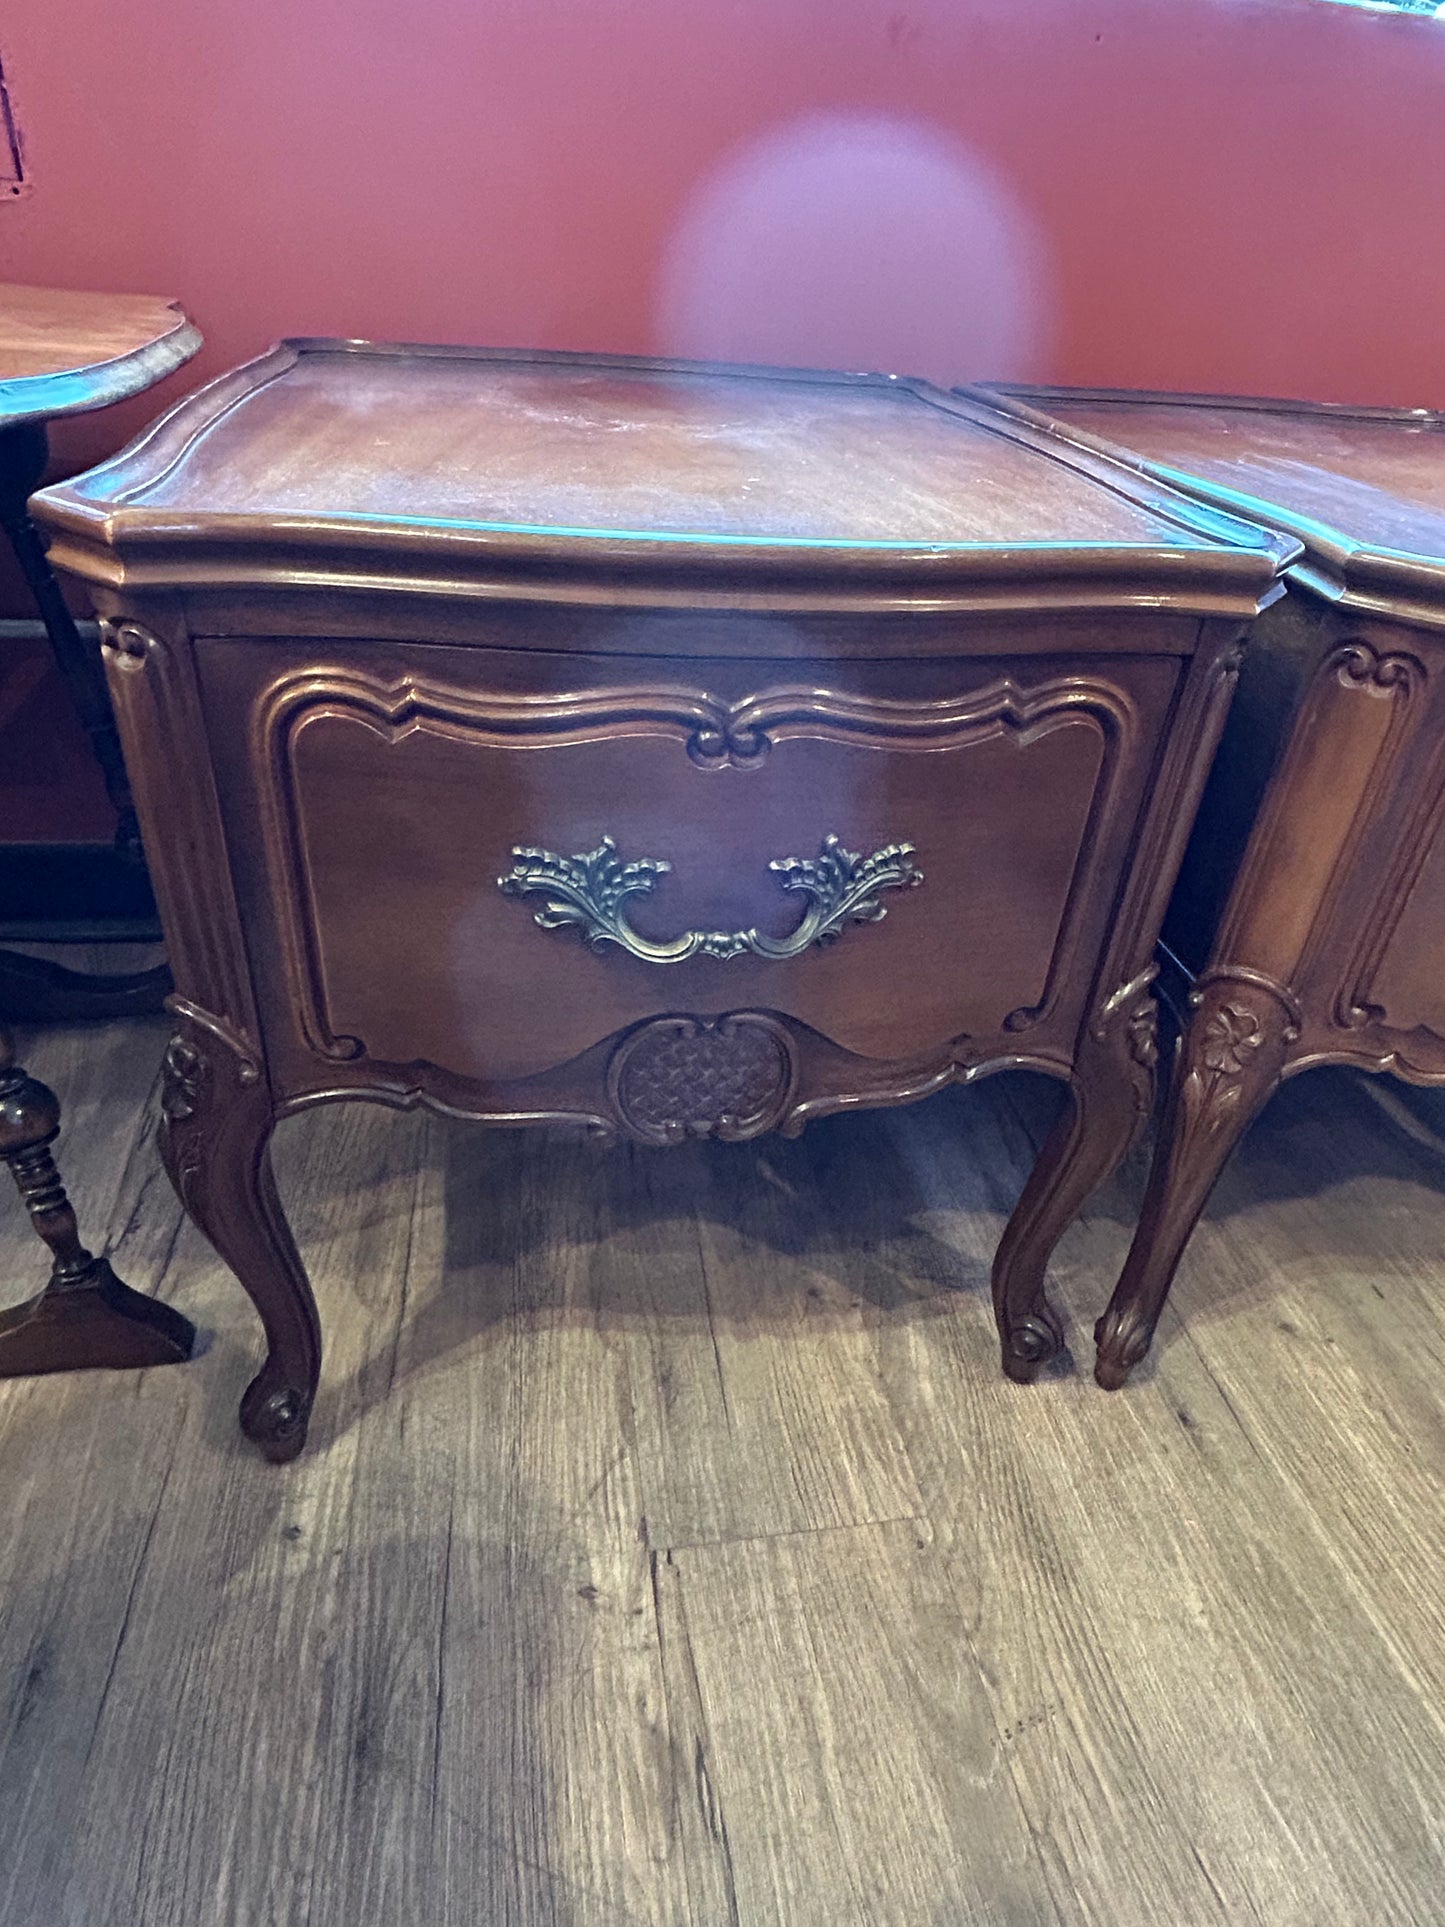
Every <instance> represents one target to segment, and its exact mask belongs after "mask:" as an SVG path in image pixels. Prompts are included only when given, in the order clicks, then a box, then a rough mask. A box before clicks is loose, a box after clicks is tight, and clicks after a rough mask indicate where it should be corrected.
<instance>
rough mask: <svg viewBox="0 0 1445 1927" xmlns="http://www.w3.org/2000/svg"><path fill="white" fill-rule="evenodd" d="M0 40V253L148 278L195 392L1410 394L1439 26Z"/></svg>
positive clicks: (1431, 350)
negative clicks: (717, 370) (180, 321)
mask: <svg viewBox="0 0 1445 1927" xmlns="http://www.w3.org/2000/svg"><path fill="white" fill-rule="evenodd" d="M0 37H3V52H4V55H5V61H6V68H7V71H8V73H9V75H10V78H11V83H12V89H13V98H14V102H15V106H16V110H17V114H18V118H19V121H20V125H21V128H22V132H23V134H24V137H25V139H26V143H27V149H28V162H29V166H30V169H31V172H32V174H33V177H34V183H35V184H34V188H33V191H32V193H31V194H30V195H29V197H28V198H27V199H25V200H22V201H19V202H15V203H11V204H8V205H3V206H0V274H3V276H4V277H5V278H10V279H23V280H27V281H36V282H53V283H56V284H62V285H71V286H82V287H84V286H94V287H102V288H124V289H131V288H137V289H145V290H151V291H155V292H168V293H173V294H176V295H178V296H179V297H181V298H182V299H183V300H184V301H185V302H186V304H187V305H188V307H190V308H191V309H192V311H193V312H194V314H195V315H196V317H197V319H198V320H199V321H200V324H201V326H202V328H203V329H204V331H205V333H206V335H207V337H208V348H207V351H206V354H205V357H204V359H203V361H202V363H201V364H200V370H201V371H203V372H205V371H210V370H214V369H216V368H218V367H220V366H222V365H223V364H225V363H227V362H231V361H233V360H235V359H237V358H238V357H240V356H243V355H247V354H250V353H252V352H254V351H255V350H257V349H259V348H261V347H263V346H264V345H265V344H266V343H267V342H268V341H269V340H270V339H272V338H273V337H274V336H276V335H277V334H281V333H298V332H312V333H340V334H352V335H370V336H377V337H401V338H412V339H416V338H428V337H430V338H432V339H444V340H469V341H490V342H511V343H518V342H526V343H538V344H544V345H552V346H568V347H602V348H614V349H630V350H649V349H653V350H665V349H667V348H669V347H681V348H684V349H688V350H692V351H707V350H709V349H711V350H713V351H715V352H719V353H730V352H731V353H739V352H741V353H743V354H769V355H773V356H775V357H776V358H780V359H796V360H806V361H822V362H828V361H834V360H839V359H843V360H849V361H867V362H869V363H871V364H873V365H880V364H881V365H885V366H895V367H896V366H899V365H905V366H908V367H913V368H921V369H923V371H925V372H928V373H931V374H934V375H935V376H945V377H951V378H955V379H963V378H968V377H971V376H981V375H988V374H1037V375H1046V376H1057V377H1061V378H1064V379H1069V380H1077V381H1106V382H1126V383H1138V384H1154V385H1160V386H1168V387H1175V386H1177V387H1194V388H1222V389H1236V390H1242V391H1253V392H1289V393H1301V394H1309V395H1314V396H1319V397H1329V398H1354V399H1373V400H1385V401H1402V402H1424V401H1430V402H1435V403H1440V404H1445V354H1442V341H1445V218H1442V217H1445V22H1440V23H1436V22H1435V21H1433V20H1430V19H1423V18H1419V17H1415V18H1412V17H1409V16H1399V17H1391V16H1381V15H1378V14H1371V13H1366V12H1357V11H1354V10H1353V9H1350V8H1347V7H1340V6H1334V5H1329V4H1326V0H305V4H298V0H245V4H244V5H232V4H221V0H126V4H124V5H117V4H115V0H8V4H7V5H6V7H5V10H4V17H3V23H0ZM189 379H194V375H192V376H188V377H183V378H182V380H183V381H184V380H189ZM144 413H145V409H144V408H143V407H142V408H141V409H139V410H132V411H130V413H129V414H128V416H127V417H126V422H125V425H126V426H127V427H128V428H129V427H133V426H134V425H135V423H136V421H137V420H138V419H139V418H140V416H142V415H143V414H144ZM115 434H116V429H115V427H114V425H113V421H112V420H99V421H96V422H95V423H93V424H91V425H89V426H88V427H87V429H86V431H85V433H84V435H83V436H82V438H81V442H80V444H79V445H78V446H77V445H74V444H72V451H71V452H83V453H92V452H95V451H97V450H98V449H99V448H101V447H102V446H104V445H105V444H107V443H108V442H110V441H112V440H113V439H114V437H115Z"/></svg>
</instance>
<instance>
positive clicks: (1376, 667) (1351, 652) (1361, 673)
mask: <svg viewBox="0 0 1445 1927" xmlns="http://www.w3.org/2000/svg"><path fill="white" fill-rule="evenodd" d="M1330 666H1331V668H1332V669H1333V671H1334V674H1335V676H1336V678H1337V680H1338V681H1339V682H1341V683H1342V684H1343V685H1344V686H1345V688H1347V689H1361V690H1364V691H1366V692H1367V693H1369V694H1372V695H1377V696H1396V695H1398V696H1408V695H1410V694H1411V693H1412V692H1413V691H1414V690H1415V689H1416V688H1418V687H1419V685H1420V684H1421V683H1423V682H1424V681H1425V677H1426V669H1425V665H1424V663H1423V662H1421V661H1420V659H1419V657H1418V656H1412V655H1409V654H1407V653H1405V652H1404V651H1400V650H1384V649H1377V648H1376V647H1375V645H1374V644H1373V643H1371V642H1366V641H1364V640H1363V638H1360V637H1356V638H1355V639H1354V640H1353V641H1350V642H1347V643H1344V644H1342V645H1341V647H1340V648H1338V649H1336V650H1335V652H1334V654H1333V655H1332V656H1331V658H1330Z"/></svg>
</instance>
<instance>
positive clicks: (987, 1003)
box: [40, 344, 1290, 1456]
mask: <svg viewBox="0 0 1445 1927" xmlns="http://www.w3.org/2000/svg"><path fill="white" fill-rule="evenodd" d="M990 424H992V425H990ZM1042 446H1043V438H1040V437H1038V436H1035V435H1032V434H1030V433H1027V432H1025V433H1017V432H1015V431H1012V430H1001V429H1000V428H999V427H998V426H997V424H996V423H993V418H992V417H991V416H990V415H989V414H988V412H987V411H985V410H982V409H979V408H977V407H975V406H973V405H971V404H966V403H961V402H957V401H955V400H951V399H950V398H949V397H946V396H944V395H942V394H940V393H938V392H937V391H934V390H932V389H929V388H928V387H927V386H926V385H924V384H921V383H913V382H897V381H893V380H891V379H884V378H860V377H843V376H821V375H820V376H811V375H798V374H775V373H770V372H768V371H757V370H754V371H746V370H726V369H713V368H706V367H695V366H688V365H685V364H666V363H658V364H653V363H635V362H628V361H606V362H604V361H597V360H589V359H588V358H585V357H545V356H538V357H528V356H517V355H513V356H506V355H488V354H482V353H470V352H463V351H450V352H447V351H434V350H381V349H372V350H359V349H357V348H355V347H354V346H348V347H339V346H336V345H328V344H300V345H299V346H291V347H287V348H283V349H280V350H277V351H275V352H274V353H273V354H272V355H271V356H269V357H267V358H265V359H263V360H262V361H261V362H259V363H257V364H255V365H254V366H252V367H251V368H249V369H243V370H240V371H238V372H237V373H236V374H235V375H233V376H229V377H227V378H225V379H224V380H223V381H222V382H220V383H218V384H215V385H213V387H212V388H211V389H209V390H206V391H204V392H203V393H202V394H200V395H198V396H195V397H192V398H191V400H190V401H188V402H186V403H185V404H183V405H182V407H181V408H180V410H178V411H177V412H176V413H175V414H174V415H173V416H172V417H171V418H170V419H169V420H168V422H167V423H165V424H163V425H162V426H161V427H160V429H159V430H158V431H156V432H155V433H154V434H153V436H152V437H151V438H150V439H149V440H148V441H146V442H143V443H141V444H139V445H138V446H137V447H136V448H135V449H134V450H132V451H130V452H129V453H128V454H127V455H125V456H123V457H121V458H118V460H117V462H115V463H113V464H109V465H107V467H106V468H103V469H101V470H98V471H96V472H95V474H93V475H92V476H90V477H88V478H85V479H84V480H83V481H82V482H81V483H79V484H76V485H73V486H72V487H70V488H68V489H60V490H53V491H50V492H48V493H47V495H46V496H45V497H43V498H42V501H41V504H40V510H41V513H42V514H43V515H44V516H45V518H46V519H47V521H48V522H49V523H50V525H51V529H52V531H53V534H54V553H55V555H56V557H57V559H58V560H60V561H62V562H64V563H67V564H68V565H69V566H71V567H72V568H75V569H77V570H78V571H80V572H81V573H83V574H85V575H87V576H88V578H89V579H90V581H91V583H92V585H93V587H94V593H95V594H96V595H97V597H98V599H99V601H100V602H101V603H102V604H103V607H104V613H105V616H106V618H107V621H108V624H109V631H108V636H109V640H108V643H107V654H108V658H109V669H110V676H111V684H112V689H113V692H114V696H115V701H116V706H117V710H118V713H119V715H120V719H121V726H122V729H123V731H124V733H125V738H126V744H127V751H128V755H129V757H130V759H131V762H132V766H133V774H134V777H135V787H136V792H137V796H138V800H139V807H140V809H141V813H142V821H143V827H144V830H145V834H146V838H147V846H148V849H149V852H150V856H151V861H152V867H153V870H154V873H155V877H156V885H157V893H158V897H159V899H160V901H161V905H162V911H163V915H164V917H165V921H166V929H167V937H168V941H169V943H170V946H171V952H172V959H173V964H174V968H175V971H176V980H177V986H178V994H177V998H176V1002H175V1009H176V1012H177V1015H178V1019H179V1027H178V1032H177V1037H176V1040H175V1042H174V1043H173V1044H172V1046H171V1052H170V1062H169V1084H168V1091H169V1095H168V1098H167V1125H166V1130H165V1133H164V1139H165V1152H166V1156H167V1159H168V1162H169V1165H170V1168H171V1170H172V1173H173V1175H174V1176H175V1178H176V1182H177V1184H178V1186H179V1188H180V1190H181V1193H182V1196H183V1198H184V1199H185V1202H186V1204H187V1207H188V1208H189V1209H190V1210H191V1212H192V1213H193V1215H194V1216H195V1217H196V1218H197V1220H198V1221H199V1222H200V1223H201V1224H202V1226H203V1227H204V1228H205V1229H206V1230H207V1232H208V1234H209V1235H210V1236H211V1237H212V1239H213V1240H214V1241H215V1243H216V1244H217V1246H218V1248H219V1249H220V1250H221V1251H222V1252H223V1254H224V1255H225V1256H226V1257H227V1258H228V1259H229V1260H230V1262H231V1263H232V1264H233V1265H234V1266H235V1267H236V1269H237V1271H238V1273H239V1274H240V1275H241V1277H242V1280H243V1282H244V1283H245V1284H246V1285H247V1287H248V1289H249V1290H250V1291H251V1293H252V1295H253V1297H254V1298H255V1300H256V1303H257V1306H258V1308H259V1309H260V1311H261V1314H262V1317H263V1319H265V1321H266V1323H267V1331H268V1339H269V1346H270V1351H269V1355H268V1360H267V1363H266V1366H265V1367H264V1369H263V1371H262V1373H261V1374H260V1376H259V1377H258V1379H257V1380H256V1383H255V1385H254V1386H253V1387H252V1389H251V1391H250V1392H249V1393H248V1394H247V1401H246V1404H245V1406H244V1408H243V1422H244V1423H245V1425H246V1428H247V1430H248V1431H249V1432H250V1433H251V1434H252V1436H253V1437H255V1438H257V1439H258V1440H259V1441H260V1442H261V1443H262V1445H263V1446H264V1447H265V1449H266V1450H267V1451H268V1452H270V1453H271V1454H272V1455H273V1456H285V1455H287V1454H288V1453H290V1452H292V1451H295V1450H297V1449H299V1445H300V1441H301V1437H302V1435H303V1433H304V1429H305V1422H306V1415H307V1412H308V1411H309V1407H310V1402H311V1398H312V1395H313V1393H314V1389H315V1384H316V1375H317V1370H318V1367H319V1335H318V1332H317V1329H316V1323H315V1315H314V1309H313V1308H312V1305H311V1300H310V1295H309V1291H308V1289H307V1287H306V1285H305V1280H304V1274H303V1273H302V1271H301V1269H300V1265H299V1261H298V1260H297V1258H296V1256H295V1253H294V1251H293V1250H292V1248H291V1246H290V1243H289V1239H288V1238H287V1236H286V1234H285V1230H284V1225H283V1224H282V1223H281V1221H280V1218H279V1212H278V1208H277V1206H276V1204H275V1200H274V1194H273V1192H272V1190H271V1188H270V1182H269V1177H268V1175H267V1169H268V1168H267V1165H266V1162H265V1155H264V1146H265V1142H266V1137H267V1134H268V1132H269V1130H270V1128H271V1125H272V1123H273V1121H274V1119H275V1118H276V1117H277V1116H279V1115H283V1114H285V1113H286V1112H287V1111H291V1110H295V1109H298V1108H301V1107H303V1106H305V1105H308V1104H313V1103H318V1102H322V1101H326V1100H329V1099H332V1098H337V1097H342V1096H346V1095H352V1094H354V1095H357V1096H365V1097H371V1098H373V1099H379V1100H381V1101H384V1102H387V1103H391V1104H396V1105H405V1106H410V1105H413V1104H419V1103H420V1104H430V1105H436V1106H440V1107H442V1108H445V1109H448V1110H452V1111H460V1112H463V1113H466V1114H468V1115H474V1116H477V1117H480V1118H486V1119H490V1120H494V1121H500V1122H508V1121H511V1122H529V1121H538V1120H542V1119H548V1118H561V1119H567V1118H570V1119H575V1120H580V1121H582V1122H585V1123H587V1124H589V1125H591V1126H593V1127H595V1128H601V1129H604V1130H613V1131H624V1132H629V1133H631V1134H632V1135H634V1136H636V1137H638V1138H640V1139H642V1140H643V1141H645V1142H648V1143H655V1144H665V1143H668V1142H672V1141H675V1140H677V1139H678V1138H681V1137H684V1136H687V1135H690V1134H694V1133H706V1134H714V1135H717V1136H721V1137H727V1138H743V1137H749V1136H752V1135H755V1134H756V1133H758V1132H761V1131H764V1130H769V1129H774V1128H781V1129H784V1130H796V1129H799V1128H801V1127H802V1125H803V1124H804V1123H805V1122H806V1121H807V1119H808V1118H809V1117H811V1116H816V1115H818V1114H820V1113H823V1112H827V1111H830V1110H836V1109H839V1108H842V1107H846V1106H850V1105H857V1104H876V1103H896V1102H900V1101H902V1100H904V1099H907V1098H912V1097H915V1096H922V1095H924V1094H926V1093H927V1092H929V1091H931V1090H935V1089H937V1088H938V1087H939V1086H940V1085H942V1084H944V1083H946V1082H948V1081H949V1080H950V1079H953V1078H970V1077H975V1076H978V1075H981V1074H983V1073H985V1072H988V1071H992V1070H996V1069H1000V1068H1004V1067H1006V1066H1009V1065H1019V1064H1027V1065H1032V1066H1035V1067H1037V1068H1040V1069H1043V1070H1046V1071H1048V1072H1049V1073H1051V1074H1053V1075H1055V1076H1057V1077H1060V1078H1063V1079H1067V1080H1069V1081H1070V1087H1071V1090H1072V1092H1073V1104H1072V1106H1071V1108H1070V1110H1069V1112H1068V1115H1067V1116H1066V1118H1065V1120H1064V1123H1063V1124H1062V1125H1061V1127H1060V1130H1059V1132H1058V1134H1057V1136H1056V1138H1055V1140H1054V1141H1053V1143H1052V1144H1051V1146H1050V1148H1049V1150H1048V1151H1047V1152H1046V1154H1045V1156H1044V1158H1043V1159H1042V1160H1041V1163H1040V1166H1039V1169H1038V1170H1037V1171H1036V1173H1035V1175H1034V1178H1033V1180H1032V1181H1031V1184H1030V1187H1029V1189H1028V1191H1027V1192H1026V1194H1025V1198H1024V1200H1023V1201H1022V1203H1021V1205H1020V1208H1019V1211H1018V1212H1017V1213H1016V1214H1015V1217H1014V1219H1013V1221H1012V1223H1011V1225H1010V1228H1009V1231H1008V1233H1007V1235H1006V1237H1005V1240H1004V1244H1003V1245H1002V1247H1001V1249H1000V1259H999V1266H998V1270H997V1275H996V1280H995V1295H996V1304H997V1308H998V1315H999V1322H1000V1329H1001V1334H1002V1338H1003V1346H1004V1362H1005V1365H1006V1368H1007V1369H1008V1370H1010V1371H1011V1372H1013V1373H1014V1374H1015V1375H1016V1376H1019V1377H1027V1376H1029V1375H1031V1373H1032V1372H1034V1371H1035V1370H1036V1369H1037V1367H1038V1365H1039V1364H1040V1362H1041V1361H1042V1360H1043V1359H1044V1358H1045V1357H1047V1356H1048V1355H1049V1353H1050V1352H1051V1351H1052V1350H1053V1349H1054V1347H1055V1346H1056V1344H1057V1343H1058V1336H1059V1335H1058V1331H1057V1327H1056V1326H1055V1324H1054V1321H1053V1318H1052V1314H1051V1313H1050V1311H1049V1309H1048V1307H1047V1304H1046V1302H1045V1299H1044V1296H1043V1269H1044V1263H1045V1260H1046V1258H1047V1255H1048V1252H1049V1249H1050V1248H1051V1246H1052V1244H1053V1242H1054V1240H1055V1238H1056V1237H1057V1236H1058V1233H1059V1232H1060V1230H1062V1228H1063V1226H1064V1224H1065V1223H1066V1222H1067V1221H1068V1219H1069V1217H1070V1216H1071V1215H1072V1214H1073V1212H1074V1211H1075V1210H1076V1209H1077V1207H1078V1204H1079V1202H1080V1201H1081V1199H1082V1198H1083V1197H1084V1196H1085V1195H1086V1194H1087V1192H1088V1190H1089V1189H1090V1188H1091V1187H1092V1186H1093V1185H1094V1184H1095V1183H1097V1182H1098V1180H1099V1179H1100V1178H1101V1177H1102V1176H1103V1175H1104V1174H1105V1173H1106V1172H1107V1171H1108V1170H1109V1169H1110V1168H1111V1167H1112V1165H1113V1163H1114V1162H1115V1161H1116V1160H1117V1158H1118V1157H1119V1156H1120V1155H1122V1152H1123V1150H1124V1148H1125V1147H1126V1146H1127V1144H1128V1141H1129V1139H1130V1137H1131V1136H1132V1134H1133V1132H1134V1130H1135V1129H1136V1128H1137V1125H1138V1122H1139V1120H1140V1118H1141V1117H1142V1115H1143V1113H1144V1111H1145V1110H1146V1109H1147V1105H1148V1101H1149V1095H1150V1091H1151V1088H1152V1073H1153V1030H1152V1020H1153V1002H1152V997H1151V994H1150V991H1149V979H1150V977H1151V975H1152V964H1151V962H1150V958H1151V953H1152V948H1153V943H1154V938H1155V934H1156V929H1157V925H1158V920H1159V916H1160V914H1161V911H1162V907H1163V903H1164V901H1165V898H1166V896H1167V893H1168V890H1169V887H1170V884H1171V882H1172V879H1173V875H1174V871H1175V868H1176V866H1177V862H1178V857H1179V853H1180V851H1181V849H1182V846H1183V839H1184V836H1185V834H1186V833H1187V828H1188V823H1189V819H1190V817H1191V815H1192V812H1193V808H1194V804H1195V801H1196V799H1197V795H1198V791H1199V787H1200V785H1201V783H1202V781H1203V777H1204V773H1205V769H1206V766H1207V761H1208V757H1209V754H1210V751H1211V748H1212V745H1213V742H1214V739H1215V737H1216V735H1217V732H1218V729H1219V727H1220V724H1221V722H1222V718H1223V714H1224V710H1225V707H1226V706H1227V702H1228V698H1229V694H1230V690H1231V686H1232V681H1233V675H1234V671H1235V668H1236V666H1237V660H1238V656H1237V644H1238V639H1239V637H1240V635H1241V633H1242V631H1243V628H1244V626H1245V624H1246V623H1247V621H1248V619H1249V618H1250V617H1251V616H1252V615H1253V614H1254V613H1255V611H1256V610H1257V608H1258V607H1259V606H1260V605H1261V603H1264V602H1267V601H1268V600H1269V599H1270V598H1271V597H1272V595H1274V594H1275V593H1276V588H1275V581H1276V576H1277V573H1278V570H1279V567H1280V565H1281V563H1282V562H1283V560H1284V559H1285V557H1286V556H1287V555H1288V554H1289V553H1290V548H1289V545H1288V544H1285V543H1282V542H1280V541H1279V540H1278V539H1276V538H1269V537H1265V536H1262V535H1261V534H1259V533H1258V531H1256V530H1254V529H1252V528H1249V527H1247V526H1245V525H1243V524H1240V523H1236V522H1232V521H1230V520H1229V519H1228V518H1224V517H1220V516H1214V515H1207V514H1204V513H1202V512H1200V511H1197V510H1194V509H1192V508H1190V507H1189V506H1187V505H1186V504H1185V503H1184V502H1183V501H1182V500H1181V499H1180V498H1178V497H1175V496H1174V495H1172V494H1171V493H1170V492H1169V491H1167V490H1162V489H1157V488H1153V489H1150V488H1146V487H1143V486H1135V485H1132V484H1131V485H1121V484H1120V481H1119V478H1118V475H1117V472H1115V471H1112V470H1110V469H1109V468H1108V465H1106V464H1091V463H1090V462H1089V461H1088V460H1087V459H1080V460H1077V461H1072V462H1060V461H1058V460H1056V459H1047V458H1045V456H1044V455H1043V453H1042V452H1041V450H1042ZM381 448H384V449H385V451H386V453H385V459H384V460H383V459H381V458H380V457H379V456H378V454H377V453H376V451H377V450H378V449H381ZM1094 470H1097V471H1098V475H1101V476H1102V475H1108V476H1109V477H1110V479H1109V481H1108V482H1107V483H1104V482H1101V481H1100V480H1099V479H1097V476H1096V474H1095V473H1094V472H1093V471H1094Z"/></svg>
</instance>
